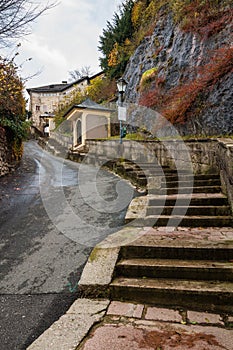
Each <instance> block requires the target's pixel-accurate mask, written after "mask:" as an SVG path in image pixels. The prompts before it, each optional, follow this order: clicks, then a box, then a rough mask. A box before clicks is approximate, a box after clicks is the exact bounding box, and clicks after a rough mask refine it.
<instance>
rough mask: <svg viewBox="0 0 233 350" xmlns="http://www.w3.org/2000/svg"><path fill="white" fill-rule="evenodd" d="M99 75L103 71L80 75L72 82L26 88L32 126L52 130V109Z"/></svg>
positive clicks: (42, 129)
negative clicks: (89, 75)
mask: <svg viewBox="0 0 233 350" xmlns="http://www.w3.org/2000/svg"><path fill="white" fill-rule="evenodd" d="M100 75H103V72H100V73H98V74H96V75H94V76H92V77H88V76H85V77H82V78H81V79H79V80H76V81H74V82H72V83H67V82H66V81H64V82H62V83H61V84H50V85H46V86H40V87H35V88H28V89H27V92H28V94H29V111H30V112H31V120H32V125H33V127H34V128H36V129H37V130H39V131H41V132H44V128H45V127H49V130H50V131H51V130H53V129H54V127H55V124H54V111H55V110H56V109H57V108H59V107H63V104H64V103H65V102H66V101H65V100H66V99H67V102H69V97H71V94H72V93H73V92H75V90H77V91H78V90H79V91H80V92H82V91H84V90H85V88H86V87H87V86H88V85H89V84H90V82H91V80H92V79H94V78H96V77H97V76H100Z"/></svg>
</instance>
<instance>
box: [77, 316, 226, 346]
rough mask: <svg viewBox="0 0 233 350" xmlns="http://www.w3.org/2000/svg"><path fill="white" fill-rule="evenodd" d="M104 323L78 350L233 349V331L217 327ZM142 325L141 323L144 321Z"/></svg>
mask: <svg viewBox="0 0 233 350" xmlns="http://www.w3.org/2000/svg"><path fill="white" fill-rule="evenodd" d="M136 322H137V324H136V326H135V325H132V324H131V323H127V324H125V323H124V324H123V323H118V324H101V325H99V326H98V327H97V328H95V329H94V330H93V331H92V332H91V333H90V336H89V338H87V339H86V341H84V343H83V344H82V345H80V346H79V347H78V348H77V350H119V349H124V350H158V349H164V350H173V349H176V350H222V349H224V350H231V349H232V338H231V336H232V331H229V330H225V329H222V328H217V327H208V326H207V327H201V326H183V325H178V324H174V323H159V322H151V324H152V325H153V327H151V325H150V324H149V323H148V322H146V321H144V324H141V325H140V324H139V322H140V321H136ZM141 322H142V321H141Z"/></svg>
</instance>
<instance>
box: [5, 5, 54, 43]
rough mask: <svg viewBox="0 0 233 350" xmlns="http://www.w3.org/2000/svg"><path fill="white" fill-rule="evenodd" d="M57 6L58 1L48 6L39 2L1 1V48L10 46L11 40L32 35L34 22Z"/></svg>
mask: <svg viewBox="0 0 233 350" xmlns="http://www.w3.org/2000/svg"><path fill="white" fill-rule="evenodd" d="M57 4H58V3H57V2H56V0H55V1H52V2H51V1H48V2H47V3H46V5H41V4H40V2H38V1H37V0H0V46H2V47H5V46H8V44H9V41H10V39H16V38H20V37H22V36H24V35H28V34H30V33H31V27H30V25H31V24H32V22H34V21H35V20H36V19H37V18H38V17H39V16H41V15H42V14H43V13H44V12H45V11H48V10H50V9H52V8H54V7H55V6H56V5H57Z"/></svg>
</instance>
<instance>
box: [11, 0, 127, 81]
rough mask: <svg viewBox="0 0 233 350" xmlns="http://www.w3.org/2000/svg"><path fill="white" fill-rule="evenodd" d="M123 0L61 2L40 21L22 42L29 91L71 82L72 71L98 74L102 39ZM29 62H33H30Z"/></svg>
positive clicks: (40, 18) (73, 0)
mask: <svg viewBox="0 0 233 350" xmlns="http://www.w3.org/2000/svg"><path fill="white" fill-rule="evenodd" d="M121 3H122V1H121V0H60V3H59V5H58V6H57V7H55V8H53V9H51V10H49V11H48V12H46V13H45V14H44V15H43V16H41V17H39V18H38V19H37V21H36V23H33V25H32V34H31V35H29V36H27V37H26V39H24V40H20V42H21V44H22V45H21V47H20V49H19V53H20V54H19V56H18V57H17V63H18V65H19V64H21V63H22V62H23V65H22V72H21V75H22V76H23V77H26V76H30V75H33V74H34V73H36V72H38V71H41V73H40V74H39V75H38V76H36V77H34V78H32V79H30V80H29V81H28V82H27V83H26V87H27V88H28V87H36V86H42V85H47V84H51V83H61V82H62V80H68V78H69V71H70V70H75V69H76V68H79V69H80V68H82V67H84V66H90V67H91V70H92V72H93V73H94V74H95V73H97V72H99V71H100V70H101V69H100V67H99V57H100V55H101V53H100V52H99V51H98V41H99V36H100V35H101V34H102V32H103V29H104V28H106V22H107V21H110V22H111V20H112V18H113V14H114V12H116V11H117V10H118V6H119V4H121ZM28 58H32V60H30V61H27V59H28Z"/></svg>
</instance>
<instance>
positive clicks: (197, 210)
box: [146, 205, 231, 216]
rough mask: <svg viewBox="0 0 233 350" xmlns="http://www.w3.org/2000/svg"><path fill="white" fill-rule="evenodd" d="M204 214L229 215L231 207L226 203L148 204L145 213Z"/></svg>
mask: <svg viewBox="0 0 233 350" xmlns="http://www.w3.org/2000/svg"><path fill="white" fill-rule="evenodd" d="M184 213H186V214H185V215H191V216H192V215H194V216H197V215H198V216H199V215H205V216H230V215H231V209H230V206H229V205H228V206H227V205H222V206H203V207H201V206H189V207H188V209H187V206H183V207H182V206H177V205H176V206H153V207H152V206H148V207H147V210H146V215H148V216H150V215H171V214H173V215H183V214H184Z"/></svg>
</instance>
